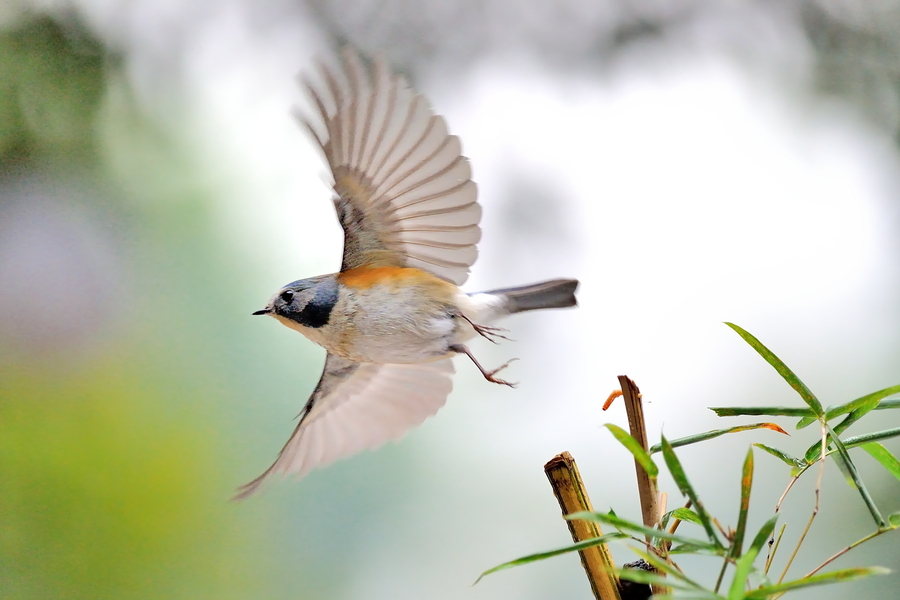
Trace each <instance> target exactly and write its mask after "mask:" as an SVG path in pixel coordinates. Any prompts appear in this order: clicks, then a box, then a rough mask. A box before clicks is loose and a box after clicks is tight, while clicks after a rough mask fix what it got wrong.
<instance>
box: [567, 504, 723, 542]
mask: <svg viewBox="0 0 900 600" xmlns="http://www.w3.org/2000/svg"><path fill="white" fill-rule="evenodd" d="M566 519H567V520H569V521H578V520H585V521H599V522H600V523H606V524H607V525H612V526H613V527H615V528H616V529H620V530H622V531H627V532H630V533H633V534H635V535H644V536H647V535H650V536H654V537H657V538H660V539H664V540H672V541H673V542H678V543H679V544H691V545H693V546H700V547H703V548H710V549H712V550H717V548H716V547H715V546H714V545H713V544H710V543H708V542H705V541H703V540H698V539H694V538H689V537H687V536H683V535H680V534H677V533H669V532H668V531H663V530H661V529H654V528H652V527H647V526H645V525H639V524H637V523H632V522H631V521H626V520H625V519H620V518H619V517H616V516H613V515H610V514H606V513H599V512H577V513H573V514H571V515H566Z"/></svg>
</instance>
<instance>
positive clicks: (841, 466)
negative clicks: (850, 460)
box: [834, 458, 859, 490]
mask: <svg viewBox="0 0 900 600" xmlns="http://www.w3.org/2000/svg"><path fill="white" fill-rule="evenodd" d="M834 462H835V463H836V464H837V467H838V470H839V471H840V472H841V475H842V476H843V477H844V481H846V482H847V485H849V486H850V487H851V488H853V489H854V490H856V489H859V488H857V487H856V482H855V481H853V473H851V472H850V469H849V468H847V463H845V462H844V461H842V460H840V458H835V459H834Z"/></svg>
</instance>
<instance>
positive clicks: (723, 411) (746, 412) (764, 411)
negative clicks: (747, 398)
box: [709, 406, 815, 418]
mask: <svg viewBox="0 0 900 600" xmlns="http://www.w3.org/2000/svg"><path fill="white" fill-rule="evenodd" d="M709 410H711V411H713V412H714V413H716V416H719V417H742V416H754V417H759V416H764V417H812V418H815V415H814V414H813V412H812V411H811V410H809V409H808V408H805V407H804V408H798V407H793V406H710V407H709Z"/></svg>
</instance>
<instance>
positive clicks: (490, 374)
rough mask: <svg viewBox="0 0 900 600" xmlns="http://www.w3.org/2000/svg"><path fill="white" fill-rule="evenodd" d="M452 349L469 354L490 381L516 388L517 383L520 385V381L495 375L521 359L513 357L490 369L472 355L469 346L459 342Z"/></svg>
mask: <svg viewBox="0 0 900 600" xmlns="http://www.w3.org/2000/svg"><path fill="white" fill-rule="evenodd" d="M450 349H451V350H453V351H454V352H457V353H459V354H465V355H466V356H468V357H469V358H470V359H471V360H472V362H473V363H475V366H476V367H478V370H479V371H481V374H482V375H483V376H484V378H485V379H487V380H488V381H490V382H491V383H499V384H500V385H508V386H509V387H511V388H514V387H516V386H517V385H519V384H518V383H510V382H509V381H506V380H505V379H500V378H499V377H494V375H496V374H497V373H499V372H500V371H502V370H503V369H505V368H506V367H508V366H509V364H510V363H511V362H513V361H516V360H519V359H518V358H512V359H510V360H508V361H506V362H505V363H503V364H502V365H500V366H499V367H497V368H496V369H494V370H492V371H488V370H487V369H485V368H484V367H482V366H481V363H480V362H478V360H477V359H476V358H475V357H474V356H472V351H471V350H469V348H468V347H467V346H464V345H462V344H459V345H456V346H451V347H450Z"/></svg>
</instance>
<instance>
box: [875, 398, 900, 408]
mask: <svg viewBox="0 0 900 600" xmlns="http://www.w3.org/2000/svg"><path fill="white" fill-rule="evenodd" d="M891 408H900V398H896V399H894V400H882V401H881V402H879V403H878V406H876V407H875V410H888V409H891Z"/></svg>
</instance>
